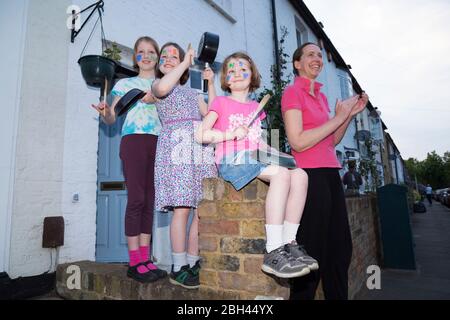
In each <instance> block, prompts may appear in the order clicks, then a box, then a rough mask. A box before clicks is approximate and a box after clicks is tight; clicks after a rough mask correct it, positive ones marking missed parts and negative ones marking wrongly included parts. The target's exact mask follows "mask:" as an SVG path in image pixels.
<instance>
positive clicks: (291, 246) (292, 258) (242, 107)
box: [196, 52, 318, 278]
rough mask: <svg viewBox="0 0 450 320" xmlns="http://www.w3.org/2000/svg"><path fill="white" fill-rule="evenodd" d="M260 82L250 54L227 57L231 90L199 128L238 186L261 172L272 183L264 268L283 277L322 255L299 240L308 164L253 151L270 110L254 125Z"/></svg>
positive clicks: (301, 271)
mask: <svg viewBox="0 0 450 320" xmlns="http://www.w3.org/2000/svg"><path fill="white" fill-rule="evenodd" d="M259 85H260V75H259V72H258V70H257V68H256V65H255V64H254V62H253V60H252V59H251V58H250V57H249V56H248V55H247V54H245V53H242V52H237V53H234V54H232V55H230V56H229V57H227V58H226V59H225V61H224V63H223V66H222V75H221V86H222V89H223V90H224V91H227V92H229V93H231V95H230V96H227V97H217V98H216V99H215V100H214V101H213V103H212V105H211V107H210V109H209V112H208V114H207V115H206V117H205V118H204V119H203V122H202V125H201V126H200V127H199V128H198V130H197V134H196V140H197V142H199V143H215V144H216V153H215V157H216V164H217V166H218V169H219V174H220V175H221V176H222V178H223V179H224V180H226V181H229V182H230V183H232V184H233V186H234V187H235V188H236V189H237V190H240V189H241V188H243V187H244V186H245V185H247V184H248V183H250V182H251V181H252V180H254V179H255V178H259V179H261V180H263V181H265V182H269V183H270V187H269V191H268V193H267V199H266V225H265V228H266V254H265V255H264V263H263V265H262V267H261V269H262V270H263V271H265V272H267V273H270V274H274V275H276V276H278V277H281V278H293V277H299V276H303V275H305V274H308V273H309V272H310V270H315V269H317V268H318V264H317V261H315V260H314V259H312V258H311V257H309V256H308V255H307V254H306V253H305V252H304V250H303V249H302V248H300V247H298V246H297V244H296V242H295V236H296V234H297V229H298V227H299V223H300V219H301V216H302V212H303V207H304V204H305V199H306V189H307V186H308V177H307V176H306V174H305V172H304V171H303V170H302V169H294V170H289V169H287V168H283V167H280V166H276V165H266V164H263V163H261V162H259V161H257V160H255V159H253V158H252V157H251V156H250V153H251V151H253V150H256V149H258V148H259V147H260V146H261V145H262V144H264V142H263V141H262V139H261V134H262V129H261V120H262V119H264V117H265V114H264V113H263V114H262V115H260V116H259V118H257V120H256V121H254V122H253V123H252V124H251V125H249V122H250V121H251V119H252V118H253V117H254V116H255V114H256V109H257V108H258V103H257V102H255V101H251V100H249V97H248V96H249V93H250V92H253V91H254V90H256V89H257V88H258V87H259Z"/></svg>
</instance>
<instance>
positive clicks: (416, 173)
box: [405, 151, 450, 189]
mask: <svg viewBox="0 0 450 320" xmlns="http://www.w3.org/2000/svg"><path fill="white" fill-rule="evenodd" d="M405 164H406V168H407V170H408V172H409V173H410V174H411V177H417V180H418V182H420V183H422V184H428V183H429V184H430V185H431V186H432V187H433V188H434V189H441V188H446V187H449V186H450V152H448V151H447V152H445V153H444V156H443V157H441V156H439V155H438V154H437V153H436V151H433V152H431V153H428V154H427V157H426V159H425V160H423V161H418V160H417V159H415V158H409V159H408V160H406V161H405Z"/></svg>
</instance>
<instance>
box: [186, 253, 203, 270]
mask: <svg viewBox="0 0 450 320" xmlns="http://www.w3.org/2000/svg"><path fill="white" fill-rule="evenodd" d="M186 257H187V262H188V263H189V266H190V267H191V268H192V267H193V266H194V265H195V263H196V262H197V261H198V260H200V257H199V256H193V255H190V254H189V253H188V254H187V256H186Z"/></svg>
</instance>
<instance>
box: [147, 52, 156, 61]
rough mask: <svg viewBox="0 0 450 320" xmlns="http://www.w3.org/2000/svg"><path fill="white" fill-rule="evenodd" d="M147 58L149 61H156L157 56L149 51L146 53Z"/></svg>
mask: <svg viewBox="0 0 450 320" xmlns="http://www.w3.org/2000/svg"><path fill="white" fill-rule="evenodd" d="M147 59H148V60H150V61H155V62H156V61H158V56H157V55H156V54H154V53H150V54H149V55H147Z"/></svg>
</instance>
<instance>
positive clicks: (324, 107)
mask: <svg viewBox="0 0 450 320" xmlns="http://www.w3.org/2000/svg"><path fill="white" fill-rule="evenodd" d="M310 84H311V81H310V80H309V79H306V78H303V77H296V78H295V81H294V84H293V85H290V86H288V87H287V88H286V89H285V91H284V93H283V97H282V99H281V111H282V112H283V115H284V113H285V112H286V111H288V110H292V109H296V110H300V111H301V112H302V118H303V130H310V129H314V128H316V127H319V126H321V125H323V124H324V123H326V122H327V121H328V120H329V113H330V108H329V106H328V100H327V97H326V96H325V95H324V94H323V93H322V92H320V88H321V87H322V84H321V83H318V82H315V83H314V94H315V97H313V96H312V95H310V94H309V87H310ZM292 155H293V156H294V158H295V161H296V162H297V166H298V167H300V168H340V167H341V165H340V163H339V161H338V159H337V157H336V150H335V148H334V135H333V134H331V135H329V136H328V137H326V138H325V139H323V140H322V141H320V142H319V143H317V144H316V145H315V146H313V147H311V148H309V149H308V150H305V151H302V152H297V151H295V150H292Z"/></svg>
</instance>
